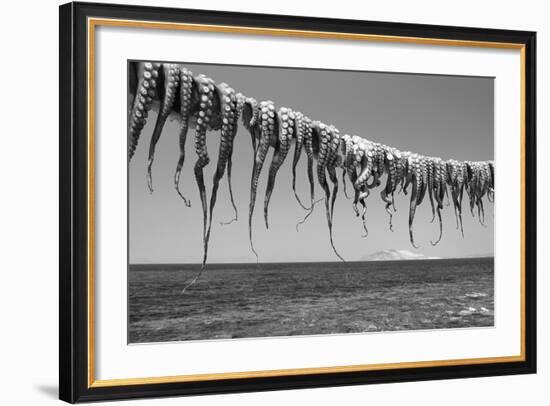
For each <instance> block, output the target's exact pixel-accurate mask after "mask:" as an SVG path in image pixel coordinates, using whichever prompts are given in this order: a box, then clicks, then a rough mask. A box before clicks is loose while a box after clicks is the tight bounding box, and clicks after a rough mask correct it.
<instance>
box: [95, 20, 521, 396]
mask: <svg viewBox="0 0 550 406" xmlns="http://www.w3.org/2000/svg"><path fill="white" fill-rule="evenodd" d="M97 26H110V27H131V28H147V29H161V30H179V31H195V32H219V33H233V34H244V35H247V34H248V35H265V36H284V37H300V38H319V39H342V40H356V41H373V42H394V43H404V44H421V45H439V46H462V47H478V48H496V49H515V50H519V51H520V89H521V90H520V98H521V100H520V109H521V111H520V143H521V146H520V155H521V157H520V165H521V168H520V171H521V172H520V173H521V176H520V178H521V179H520V182H521V185H520V191H521V199H520V200H521V203H520V215H521V219H520V220H521V221H520V224H521V226H520V354H519V355H512V356H502V357H480V358H464V359H451V360H434V361H414V362H395V363H382V364H360V365H343V366H329V367H315V368H294V369H276V370H265V371H242V372H219V373H208V374H188V375H174V376H160V377H143V378H121V379H105V380H96V379H95V337H94V326H95V316H94V307H95V304H94V300H95V296H94V294H95V279H94V269H95V268H94V267H95V262H94V239H95V232H94V224H95V223H94V210H95V207H94V191H95V149H94V147H95V138H94V137H95V87H94V86H95V28H96V27H97ZM87 42H88V53H87V54H88V63H87V67H88V69H87V81H88V216H87V218H88V270H87V271H88V273H87V283H88V309H87V310H88V312H87V313H88V323H87V325H88V388H99V387H112V386H127V385H143V384H161V383H177V382H193V381H195V382H196V381H213V380H221V379H244V378H266V377H281V376H296V375H312V374H337V373H344V372H366V371H380V370H391V369H400V368H426V367H441V366H458V365H474V364H478V365H479V364H496V363H504V362H522V361H525V359H526V355H525V198H526V196H525V165H526V156H525V153H526V149H525V136H526V128H525V108H526V106H525V103H526V96H525V91H526V89H525V62H526V54H525V45H524V44H521V43H508V42H490V41H470V40H454V39H441V38H423V37H404V36H391V35H374V34H356V33H345V32H326V31H308V30H292V29H274V28H262V27H244V26H231V25H211V24H189V23H167V22H155V21H139V20H123V19H109V18H88V21H87Z"/></svg>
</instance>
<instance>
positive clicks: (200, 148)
mask: <svg viewBox="0 0 550 406" xmlns="http://www.w3.org/2000/svg"><path fill="white" fill-rule="evenodd" d="M195 82H196V84H197V87H198V89H199V95H200V108H199V111H198V118H197V123H196V132H195V152H196V154H197V161H196V162H195V168H194V172H195V181H196V183H197V186H198V188H199V194H200V199H201V205H202V213H203V245H204V248H203V249H204V255H203V260H202V264H203V267H204V265H205V264H206V259H207V257H208V240H207V228H206V227H207V220H208V203H207V201H206V188H205V185H204V174H203V168H204V167H205V166H206V165H208V164H209V163H210V157H209V156H208V151H207V149H206V131H207V129H208V125H209V122H210V120H211V118H212V114H213V110H212V108H213V99H214V91H215V88H214V81H213V80H212V79H210V78H208V77H206V76H204V75H199V76H197V77H196V78H195Z"/></svg>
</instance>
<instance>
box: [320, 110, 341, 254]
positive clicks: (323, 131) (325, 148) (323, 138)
mask: <svg viewBox="0 0 550 406" xmlns="http://www.w3.org/2000/svg"><path fill="white" fill-rule="evenodd" d="M313 128H314V131H315V133H316V136H317V137H318V138H319V157H318V160H317V180H318V182H319V184H320V185H321V187H322V188H323V191H324V192H325V213H326V218H327V223H328V229H329V237H330V245H331V246H332V250H333V251H334V253H335V254H336V256H337V257H338V258H339V259H340V260H341V261H344V258H342V256H341V255H340V254H339V253H338V250H337V249H336V247H335V246H334V240H333V237H332V221H331V210H330V203H329V201H330V195H331V193H330V189H329V186H328V183H327V178H326V169H327V165H328V163H329V159H330V152H329V147H330V145H329V144H330V143H331V139H332V132H331V129H330V128H329V127H327V126H326V125H325V124H323V123H321V122H319V121H317V122H315V123H314V124H313Z"/></svg>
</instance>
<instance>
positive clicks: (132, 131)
mask: <svg viewBox="0 0 550 406" xmlns="http://www.w3.org/2000/svg"><path fill="white" fill-rule="evenodd" d="M160 66H161V65H160V64H158V63H150V62H138V63H137V67H136V76H137V89H136V92H135V94H136V96H135V97H134V101H133V107H132V110H131V112H130V117H129V120H128V121H129V134H128V136H129V143H128V159H129V160H130V161H131V160H132V157H133V156H134V153H135V151H136V147H137V144H138V141H139V136H140V135H141V131H142V130H143V127H144V126H145V123H146V122H147V117H148V112H149V110H150V109H151V105H152V103H153V99H154V98H155V97H156V94H157V92H156V88H157V80H158V77H159V69H160Z"/></svg>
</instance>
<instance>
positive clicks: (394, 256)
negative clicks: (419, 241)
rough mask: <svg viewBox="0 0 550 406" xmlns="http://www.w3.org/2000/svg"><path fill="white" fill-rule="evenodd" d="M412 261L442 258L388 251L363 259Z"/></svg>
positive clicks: (409, 252)
mask: <svg viewBox="0 0 550 406" xmlns="http://www.w3.org/2000/svg"><path fill="white" fill-rule="evenodd" d="M411 259H441V257H428V256H426V255H424V254H415V253H414V252H411V251H407V250H395V249H387V250H382V251H377V252H375V253H372V254H370V255H367V256H365V257H363V258H362V260H363V261H398V260H411Z"/></svg>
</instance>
